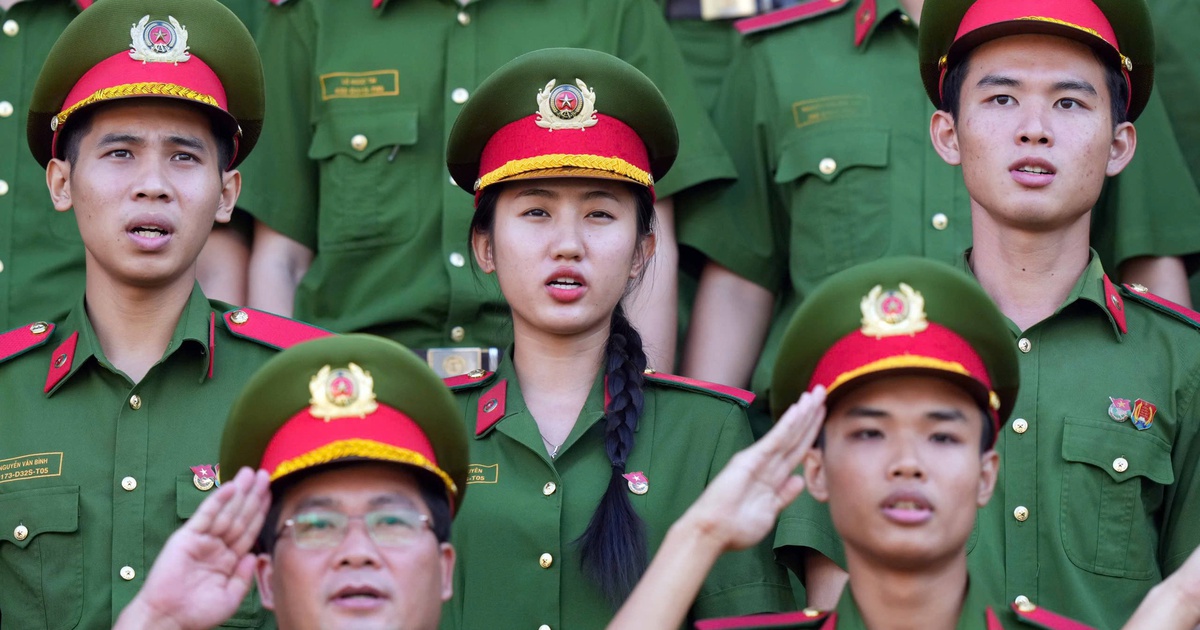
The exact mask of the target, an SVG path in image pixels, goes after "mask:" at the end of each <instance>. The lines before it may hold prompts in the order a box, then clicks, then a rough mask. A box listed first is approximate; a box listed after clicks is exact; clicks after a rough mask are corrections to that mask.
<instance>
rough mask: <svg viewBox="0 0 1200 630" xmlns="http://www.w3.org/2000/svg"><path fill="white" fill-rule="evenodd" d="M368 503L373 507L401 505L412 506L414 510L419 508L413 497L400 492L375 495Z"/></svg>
mask: <svg viewBox="0 0 1200 630" xmlns="http://www.w3.org/2000/svg"><path fill="white" fill-rule="evenodd" d="M367 505H369V506H371V507H373V508H376V507H382V506H391V505H399V506H401V507H406V508H411V509H413V510H416V509H417V505H416V504H415V503H413V501H412V499H410V498H408V497H406V496H403V495H399V494H385V495H383V496H378V497H374V498H372V499H371V500H370V501H368V502H367Z"/></svg>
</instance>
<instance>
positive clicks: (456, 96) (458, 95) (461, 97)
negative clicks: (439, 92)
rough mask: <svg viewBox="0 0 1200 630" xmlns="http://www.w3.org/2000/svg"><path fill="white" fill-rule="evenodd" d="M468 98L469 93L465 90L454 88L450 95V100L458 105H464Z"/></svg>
mask: <svg viewBox="0 0 1200 630" xmlns="http://www.w3.org/2000/svg"><path fill="white" fill-rule="evenodd" d="M470 97H471V93H470V92H468V91H467V90H466V89H465V88H454V91H453V92H451V93H450V100H452V101H454V102H455V103H458V104H459V105H462V104H463V103H466V102H467V99H468V98H470Z"/></svg>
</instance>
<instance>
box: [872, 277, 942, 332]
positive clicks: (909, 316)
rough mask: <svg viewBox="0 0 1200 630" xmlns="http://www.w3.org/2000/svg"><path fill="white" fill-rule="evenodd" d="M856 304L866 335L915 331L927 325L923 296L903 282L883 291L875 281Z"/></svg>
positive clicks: (919, 330)
mask: <svg viewBox="0 0 1200 630" xmlns="http://www.w3.org/2000/svg"><path fill="white" fill-rule="evenodd" d="M860 306H861V308H862V333H863V334H864V335H867V336H868V337H875V338H876V339H879V338H882V337H892V336H895V335H915V334H917V333H919V332H921V331H923V330H925V329H926V328H929V320H927V319H926V318H925V298H924V297H921V293H920V292H919V291H914V290H913V288H912V287H910V286H908V285H907V284H905V283H903V282H901V283H900V289H899V290H898V291H884V290H883V287H882V286H881V285H878V284H877V285H875V288H873V289H871V291H870V293H867V295H866V297H864V298H863V299H862V303H861V305H860Z"/></svg>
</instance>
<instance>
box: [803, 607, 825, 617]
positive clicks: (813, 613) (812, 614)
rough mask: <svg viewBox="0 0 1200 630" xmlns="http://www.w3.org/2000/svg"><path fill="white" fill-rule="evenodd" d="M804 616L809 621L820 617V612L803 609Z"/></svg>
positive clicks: (812, 609)
mask: <svg viewBox="0 0 1200 630" xmlns="http://www.w3.org/2000/svg"><path fill="white" fill-rule="evenodd" d="M804 616H805V617H808V618H809V619H812V618H813V617H820V616H821V611H819V610H817V609H816V608H805V609H804Z"/></svg>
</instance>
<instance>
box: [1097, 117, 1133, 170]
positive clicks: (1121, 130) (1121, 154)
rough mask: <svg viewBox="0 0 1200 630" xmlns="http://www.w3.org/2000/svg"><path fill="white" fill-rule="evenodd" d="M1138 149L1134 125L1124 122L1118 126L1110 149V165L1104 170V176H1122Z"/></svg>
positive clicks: (1114, 131)
mask: <svg viewBox="0 0 1200 630" xmlns="http://www.w3.org/2000/svg"><path fill="white" fill-rule="evenodd" d="M1135 149H1137V130H1136V129H1134V127H1133V123H1130V122H1123V123H1121V124H1119V125H1117V128H1116V129H1114V130H1113V141H1112V146H1110V147H1109V149H1108V165H1107V167H1106V168H1105V169H1104V174H1105V175H1107V176H1109V177H1113V176H1116V175H1118V174H1120V172H1121V171H1123V170H1125V167H1126V166H1128V165H1129V161H1130V160H1132V159H1133V152H1134V150H1135Z"/></svg>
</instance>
